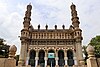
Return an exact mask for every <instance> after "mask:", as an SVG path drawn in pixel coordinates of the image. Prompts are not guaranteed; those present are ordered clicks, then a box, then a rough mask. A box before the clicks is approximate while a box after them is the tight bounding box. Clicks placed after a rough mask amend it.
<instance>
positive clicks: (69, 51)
mask: <svg viewBox="0 0 100 67" xmlns="http://www.w3.org/2000/svg"><path fill="white" fill-rule="evenodd" d="M67 57H68V66H70V67H72V66H73V65H74V60H73V51H72V50H68V51H67Z"/></svg>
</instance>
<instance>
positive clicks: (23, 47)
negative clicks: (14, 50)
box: [18, 39, 27, 66]
mask: <svg viewBox="0 0 100 67" xmlns="http://www.w3.org/2000/svg"><path fill="white" fill-rule="evenodd" d="M26 45H27V44H26V42H25V41H24V39H22V41H21V52H20V57H19V62H18V66H25V63H26V54H27V52H26V50H27V49H26Z"/></svg>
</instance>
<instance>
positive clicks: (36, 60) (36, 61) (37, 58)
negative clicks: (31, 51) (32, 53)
mask: <svg viewBox="0 0 100 67" xmlns="http://www.w3.org/2000/svg"><path fill="white" fill-rule="evenodd" d="M38 60H39V57H38V50H37V51H36V57H35V67H37V66H38Z"/></svg>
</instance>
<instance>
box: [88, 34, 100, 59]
mask: <svg viewBox="0 0 100 67" xmlns="http://www.w3.org/2000/svg"><path fill="white" fill-rule="evenodd" d="M89 45H92V46H94V49H95V56H96V57H99V58H100V35H99V36H96V37H94V38H92V39H91V41H90V43H89Z"/></svg>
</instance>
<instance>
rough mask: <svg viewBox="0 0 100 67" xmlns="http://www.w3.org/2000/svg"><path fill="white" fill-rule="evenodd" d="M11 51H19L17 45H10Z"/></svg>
mask: <svg viewBox="0 0 100 67" xmlns="http://www.w3.org/2000/svg"><path fill="white" fill-rule="evenodd" d="M9 51H10V52H16V51H17V47H16V46H15V45H13V46H10V48H9Z"/></svg>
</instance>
